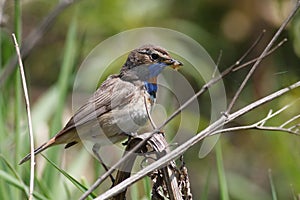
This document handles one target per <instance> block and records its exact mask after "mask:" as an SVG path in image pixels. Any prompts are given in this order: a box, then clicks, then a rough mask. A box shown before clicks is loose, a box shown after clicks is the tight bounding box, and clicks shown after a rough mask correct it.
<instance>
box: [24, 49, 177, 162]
mask: <svg viewBox="0 0 300 200" xmlns="http://www.w3.org/2000/svg"><path fill="white" fill-rule="evenodd" d="M181 65H182V64H181V63H180V62H179V61H176V60H174V59H172V58H171V56H170V55H169V53H168V52H167V51H166V50H164V49H163V48H160V47H157V46H153V45H145V46H142V47H140V48H138V49H135V50H133V51H132V52H130V54H129V56H128V58H127V61H126V62H125V64H124V65H123V67H122V69H121V71H120V74H118V75H111V76H109V77H108V78H107V79H106V80H105V81H104V82H103V83H102V84H101V86H100V87H99V88H98V89H97V90H96V91H95V93H94V94H93V95H92V96H91V97H90V99H89V100H88V101H87V102H86V103H85V104H84V105H83V106H82V107H80V108H79V110H78V111H76V112H75V114H74V115H73V116H72V117H71V119H70V120H69V122H68V123H67V124H66V125H65V127H64V128H63V129H62V130H61V131H59V132H58V133H57V134H56V135H55V136H54V137H52V138H51V139H50V140H49V141H48V142H46V143H44V144H42V145H41V146H40V147H38V148H37V149H35V151H34V153H35V154H38V153H40V152H42V151H44V150H45V149H47V148H49V147H51V146H53V145H57V144H66V146H65V148H68V147H71V146H73V145H74V144H76V143H78V142H80V140H81V139H84V140H90V141H93V142H94V143H95V144H97V145H95V146H101V145H107V144H109V142H111V143H116V142H119V141H122V140H124V139H126V137H128V136H130V135H133V134H134V133H135V132H136V131H137V130H138V129H139V128H140V127H141V126H143V125H144V124H145V123H146V122H147V120H148V114H147V110H151V107H152V105H153V103H154V102H153V98H154V99H155V95H154V96H153V94H155V93H156V88H157V86H156V77H157V75H158V74H159V73H160V72H161V71H162V70H163V69H164V68H165V67H166V66H171V67H173V68H177V67H178V66H181ZM152 90H153V91H152ZM145 98H146V99H151V101H145ZM145 102H147V105H145ZM146 106H147V108H146ZM108 139H109V141H108ZM30 157H31V154H28V155H27V156H25V157H24V158H23V159H22V160H21V161H20V164H22V163H24V162H26V161H27V160H29V159H30Z"/></svg>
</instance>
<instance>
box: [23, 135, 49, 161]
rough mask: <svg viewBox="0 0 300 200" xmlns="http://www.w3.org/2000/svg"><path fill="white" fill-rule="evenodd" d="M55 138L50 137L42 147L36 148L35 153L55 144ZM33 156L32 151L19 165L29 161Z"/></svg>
mask: <svg viewBox="0 0 300 200" xmlns="http://www.w3.org/2000/svg"><path fill="white" fill-rule="evenodd" d="M54 143H55V138H52V139H50V140H49V141H48V142H46V143H44V144H42V145H41V146H40V147H38V148H36V149H35V150H34V155H37V154H39V153H41V152H42V151H44V150H45V149H47V148H48V147H50V146H52V145H54ZM30 158H31V153H29V154H27V155H26V156H25V157H24V158H23V159H22V160H21V161H20V162H19V165H21V164H23V163H24V162H26V161H28V160H29V159H30Z"/></svg>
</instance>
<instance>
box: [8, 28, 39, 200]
mask: <svg viewBox="0 0 300 200" xmlns="http://www.w3.org/2000/svg"><path fill="white" fill-rule="evenodd" d="M12 37H13V41H14V44H15V48H16V53H17V56H18V61H19V66H20V73H21V79H22V85H23V90H24V97H25V104H26V111H27V118H28V128H29V138H30V153H31V158H30V186H29V197H28V199H29V200H31V199H33V189H34V141H33V131H32V121H31V113H30V103H29V96H28V90H27V84H26V77H25V73H24V67H23V63H22V58H21V54H20V49H19V45H18V42H17V39H16V36H15V34H14V33H13V34H12Z"/></svg>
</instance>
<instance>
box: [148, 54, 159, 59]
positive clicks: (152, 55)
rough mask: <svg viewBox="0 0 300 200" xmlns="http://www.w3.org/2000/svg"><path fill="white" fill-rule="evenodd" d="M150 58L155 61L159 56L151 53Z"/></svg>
mask: <svg viewBox="0 0 300 200" xmlns="http://www.w3.org/2000/svg"><path fill="white" fill-rule="evenodd" d="M150 56H151V58H152V59H153V60H156V59H158V58H159V55H158V54H157V53H152V54H151V55H150Z"/></svg>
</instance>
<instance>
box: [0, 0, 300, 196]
mask: <svg viewBox="0 0 300 200" xmlns="http://www.w3.org/2000/svg"><path fill="white" fill-rule="evenodd" d="M58 3H59V1H42V0H39V1H37V0H32V1H21V2H19V1H7V2H6V3H5V4H4V7H3V8H2V9H1V11H2V13H0V16H2V17H1V18H0V20H1V21H0V23H1V29H0V42H1V43H0V74H1V73H2V72H3V71H4V70H5V69H4V67H5V65H6V64H7V63H8V62H9V59H10V58H11V56H12V55H13V54H14V48H13V44H12V41H11V37H10V34H11V33H12V32H17V33H19V34H20V36H21V38H19V41H24V38H26V36H28V34H29V33H30V32H31V31H32V30H33V29H34V28H35V27H36V26H37V25H38V24H39V23H40V22H41V20H42V19H43V17H45V16H46V15H47V13H49V12H50V10H51V9H52V8H53V7H54V6H55V5H56V4H58ZM292 3H294V1H289V0H280V1H279V0H277V1H275V0H274V1H269V0H262V1H261V0H230V1H228V0H213V1H210V0H202V1H194V0H186V1H179V0H164V1H160V0H152V1H140V0H126V1H123V0H100V1H96V0H84V1H78V2H76V3H74V4H73V5H72V6H70V7H69V8H67V9H66V10H64V12H63V13H62V14H61V15H59V16H58V18H57V20H55V23H54V25H53V26H52V27H51V29H50V30H49V31H48V32H47V33H46V34H45V35H44V36H43V38H42V40H41V41H40V42H39V43H38V45H37V46H36V47H35V48H34V50H33V51H32V52H31V53H30V55H29V56H28V57H27V58H26V59H25V60H24V61H25V63H24V65H25V66H26V68H25V71H26V76H27V82H28V84H29V93H30V98H31V101H32V102H31V103H32V109H33V111H32V113H33V120H34V124H35V127H34V131H35V136H36V144H41V143H42V142H44V141H45V140H46V139H47V138H49V136H50V135H53V134H55V132H56V131H57V130H59V129H60V128H61V126H62V125H63V122H65V121H66V119H68V118H69V117H70V113H71V112H72V111H70V110H71V102H70V100H69V99H68V95H69V94H70V93H71V89H72V84H73V79H74V76H75V74H76V69H78V67H79V66H80V64H81V63H82V61H83V60H84V58H85V57H86V56H87V55H88V54H89V52H90V51H91V50H92V49H93V48H94V47H95V46H96V45H97V44H98V43H100V42H101V41H103V40H105V39H106V38H108V37H110V36H113V35H115V34H117V33H119V32H122V31H125V30H128V29H132V28H138V27H146V26H152V27H164V28H169V29H173V30H177V31H179V32H182V33H184V34H186V35H188V36H190V37H192V38H193V39H195V40H196V41H198V42H199V43H200V44H201V45H202V46H203V47H204V48H205V49H206V50H207V52H208V53H209V54H210V55H211V57H212V58H213V59H214V60H217V58H218V56H219V53H220V50H222V51H223V54H222V58H221V61H220V64H219V68H220V70H224V69H225V68H226V67H228V66H230V65H231V64H233V63H234V62H236V61H237V60H238V58H239V57H240V56H242V55H243V53H244V52H245V51H246V50H247V49H248V48H249V47H250V46H251V44H252V43H253V41H254V40H255V39H256V38H257V37H258V35H259V34H260V33H261V31H262V30H263V29H265V30H266V34H265V36H264V38H263V40H262V41H261V42H260V43H259V45H258V46H257V47H256V48H255V50H254V52H252V53H251V54H250V56H249V58H255V57H256V56H258V55H259V53H260V52H261V50H262V49H263V48H264V47H265V45H266V43H267V42H268V40H269V39H270V38H271V37H272V35H273V34H274V32H275V31H276V30H277V28H278V27H279V25H280V23H281V22H282V21H283V19H284V17H285V16H287V14H288V12H289V11H290V10H291V7H292V5H293V4H292ZM16 4H17V5H19V6H20V10H19V11H18V9H16V8H18V7H16ZM18 26H22V28H21V29H20V30H18V28H17V27H18ZM284 37H287V38H288V42H286V43H285V44H284V45H283V46H282V47H280V48H279V49H278V50H277V51H276V52H275V53H273V54H272V55H271V56H269V57H268V58H267V59H265V61H264V62H263V63H262V66H261V67H260V68H259V69H258V70H257V71H256V73H255V74H254V76H253V77H252V79H251V82H250V83H249V84H248V85H247V87H246V88H245V90H244V91H243V93H242V95H241V97H240V99H239V101H238V103H237V105H236V109H237V108H239V107H241V106H244V105H246V104H248V103H249V102H252V101H254V100H255V99H257V98H259V97H262V96H264V95H266V94H269V93H271V92H272V91H275V90H276V89H279V88H282V87H284V86H287V85H289V84H291V83H293V82H295V81H297V80H299V76H300V68H299V65H300V62H299V60H300V15H299V12H298V15H297V16H296V17H295V18H294V20H293V22H292V23H291V24H290V25H289V26H288V28H287V29H286V30H284V33H283V35H282V37H281V39H282V38H284ZM116 70H118V69H116ZM95 73H97V72H95ZM106 73H107V74H110V73H117V71H108V72H106ZM246 73H247V70H246V69H244V70H242V71H239V72H237V73H233V74H231V75H230V77H229V78H225V79H224V80H223V81H224V84H225V86H226V91H227V97H228V99H229V100H230V99H231V97H232V96H233V94H234V93H235V92H236V90H237V88H238V87H239V85H240V83H241V82H242V81H243V79H244V76H245V74H246ZM17 74H18V73H17V72H14V73H13V74H11V75H10V76H9V77H8V79H7V80H6V81H5V83H4V84H3V85H0V92H1V94H0V155H1V159H0V177H1V178H0V199H24V196H25V195H26V192H27V189H28V183H29V165H28V164H25V165H22V166H18V165H17V161H18V160H19V159H20V158H21V157H22V156H24V155H25V154H27V153H28V151H29V140H28V136H27V125H26V117H25V116H26V115H25V109H24V105H23V104H22V105H21V108H19V107H18V102H20V100H22V97H20V96H19V97H18V93H19V94H20V91H19V92H18V90H17V89H16V88H18V87H19V86H20V85H19V83H18V81H17V80H16V79H18V75H17ZM189 81H190V82H191V83H195V82H196V83H195V84H194V85H193V87H194V89H195V90H197V89H199V87H200V86H199V83H198V84H197V81H198V80H195V79H192V80H189ZM299 93H300V91H299V90H296V91H293V92H292V93H290V94H289V95H286V96H284V97H281V98H280V99H278V100H275V101H274V102H271V103H269V104H267V105H264V106H263V107H261V108H259V109H257V110H255V111H252V112H251V113H248V114H247V115H245V116H243V117H242V118H241V119H239V120H238V121H236V122H235V123H236V124H248V123H251V122H255V121H257V120H259V119H261V118H263V117H264V116H266V115H267V113H268V111H269V109H273V110H277V109H279V108H280V107H282V106H284V105H286V104H288V103H290V102H292V101H294V100H295V99H297V98H299ZM207 98H208V97H206V96H204V97H203V98H201V99H200V101H201V109H202V107H203V111H204V113H203V114H202V113H201V122H202V123H201V124H200V125H199V130H201V129H203V127H205V126H206V125H207V123H208V121H209V117H210V116H209V110H207V109H208V108H209V107H210V103H209V100H207ZM297 108H299V105H296V106H294V107H293V108H292V109H289V110H288V111H287V112H284V113H283V114H282V115H280V116H279V117H276V119H274V120H272V121H271V122H270V123H272V124H274V125H276V124H277V125H278V124H280V123H283V122H284V121H286V120H287V119H289V118H290V117H291V116H293V115H296V114H299V109H297ZM191 121H195V117H194V116H191ZM176 123H177V121H175V122H173V123H171V125H173V126H174V127H175V126H176ZM298 123H299V121H298ZM50 127H51V128H50ZM195 134H196V133H195ZM219 142H221V143H222V149H221V146H219V147H218V148H220V149H218V152H219V155H218V156H215V154H214V153H210V154H209V155H208V156H207V157H205V158H204V159H198V157H197V155H198V151H199V149H200V145H201V144H197V145H195V146H194V147H192V148H191V149H190V150H189V151H188V152H186V154H185V156H184V158H185V162H186V166H187V167H188V170H189V175H190V179H191V185H192V192H193V194H194V198H195V199H199V198H200V197H201V198H202V199H219V198H221V196H222V198H223V199H227V195H229V197H230V199H272V196H273V199H274V196H276V197H277V198H278V199H293V198H294V199H295V197H296V195H299V194H300V173H299V168H300V149H299V146H300V138H299V137H297V136H293V135H288V134H287V133H275V132H266V131H244V132H243V133H230V134H228V135H224V136H222V137H221V139H220V141H219ZM47 155H49V158H50V159H51V160H54V161H55V163H56V165H58V166H59V167H60V168H62V169H63V170H64V171H65V172H67V173H69V175H70V176H72V177H75V178H76V179H77V180H79V182H80V184H82V185H81V188H84V186H86V187H88V185H90V184H91V183H92V182H93V181H94V180H95V179H96V177H97V176H98V175H99V174H101V172H102V171H101V170H102V169H100V170H99V168H100V167H99V165H98V163H95V161H94V159H93V158H92V157H91V156H90V155H89V154H88V153H87V152H86V151H85V150H81V149H80V148H76V147H75V148H72V149H70V150H67V151H64V150H63V149H62V147H57V148H54V149H53V150H52V149H51V150H49V151H48V153H47ZM220 156H221V157H220ZM91 166H92V167H91ZM269 169H271V170H272V173H271V174H270V175H269ZM62 174H63V173H60V172H59V171H58V170H57V168H55V167H53V165H51V164H50V163H48V162H45V159H43V158H41V157H39V159H38V161H37V174H36V190H35V197H36V198H37V199H54V198H57V199H74V198H78V197H79V196H80V194H81V192H80V190H78V189H77V188H76V187H75V186H74V185H72V184H71V182H69V181H68V178H65V177H64V176H62ZM225 175H226V176H225ZM270 176H271V178H270ZM218 177H219V179H221V181H219V179H218ZM225 177H226V178H225ZM75 185H76V184H75ZM144 185H145V186H149V182H148V181H147V180H146V181H145V182H144ZM109 186H110V185H109V183H106V185H105V186H104V187H103V188H100V189H99V190H98V191H96V192H103V191H104V190H105V189H107V188H108V187H109ZM141 188H142V189H141ZM222 188H223V189H222ZM224 188H225V189H224ZM224 190H228V191H224ZM144 191H149V188H143V184H140V185H137V186H134V187H133V190H132V191H131V197H133V198H140V199H141V198H147V197H148V196H149V194H145V193H144ZM148 193H149V192H148ZM275 194H276V195H275Z"/></svg>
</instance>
